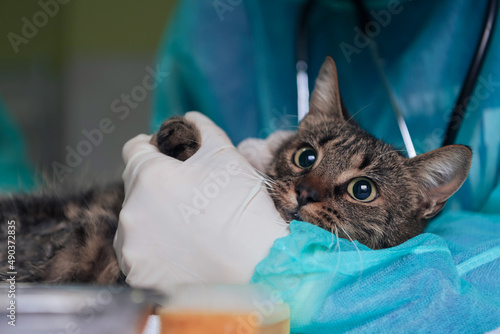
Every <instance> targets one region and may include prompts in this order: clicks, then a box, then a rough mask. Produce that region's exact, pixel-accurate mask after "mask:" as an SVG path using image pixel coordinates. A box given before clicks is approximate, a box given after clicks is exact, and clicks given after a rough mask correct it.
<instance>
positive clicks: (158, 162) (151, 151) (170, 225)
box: [114, 112, 290, 291]
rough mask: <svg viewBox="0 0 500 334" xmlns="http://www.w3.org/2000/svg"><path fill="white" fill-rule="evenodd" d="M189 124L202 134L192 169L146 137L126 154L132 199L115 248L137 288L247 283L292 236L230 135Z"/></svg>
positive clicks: (193, 115) (201, 121)
mask: <svg viewBox="0 0 500 334" xmlns="http://www.w3.org/2000/svg"><path fill="white" fill-rule="evenodd" d="M185 117H186V118H187V119H188V120H190V121H191V122H193V123H194V124H195V125H196V126H197V127H198V128H199V130H200V133H201V147H200V149H199V150H198V152H196V153H195V154H194V155H193V156H192V157H191V158H189V159H187V160H186V161H184V162H181V161H179V160H176V159H173V158H171V157H168V156H166V155H164V154H162V153H160V152H159V151H158V148H157V147H155V146H153V145H151V144H150V143H149V140H150V136H146V135H139V136H137V137H135V138H133V139H131V140H130V141H129V142H127V143H126V144H125V146H124V148H123V158H124V160H125V163H126V168H125V171H124V173H123V179H124V182H125V194H126V196H125V201H124V204H123V209H122V211H121V213H120V223H119V226H118V230H117V232H116V236H115V240H114V248H115V252H116V255H117V257H118V262H119V264H120V268H121V270H122V271H123V272H124V274H125V275H127V282H128V283H129V284H130V285H132V286H135V287H147V288H155V289H158V290H162V291H168V289H169V288H171V287H172V286H173V285H174V284H177V283H187V282H210V283H246V282H249V281H250V278H251V277H252V274H253V272H254V269H255V266H256V265H257V263H259V262H260V261H261V260H263V259H264V258H265V257H266V256H267V254H268V252H269V250H270V249H271V247H272V245H273V243H274V241H275V240H276V239H278V238H280V237H283V236H286V235H288V234H289V233H290V232H289V230H288V225H287V224H286V223H285V222H284V221H283V220H282V218H281V216H280V215H279V213H278V212H277V210H276V209H275V207H274V204H273V201H272V199H271V198H270V196H269V194H268V192H267V190H266V188H265V184H264V182H263V179H262V177H260V176H259V175H258V173H256V172H255V170H254V169H253V168H252V167H251V165H250V164H249V163H248V162H247V161H246V160H245V158H243V156H242V155H241V154H240V153H239V152H238V151H237V150H236V148H235V147H234V146H233V145H232V143H231V141H230V140H229V138H228V137H227V136H226V134H225V133H224V131H222V130H221V129H220V128H219V127H217V126H216V125H215V124H214V123H213V122H212V121H211V120H209V119H208V118H207V117H205V116H204V115H202V114H200V113H197V112H190V113H187V114H186V116H185Z"/></svg>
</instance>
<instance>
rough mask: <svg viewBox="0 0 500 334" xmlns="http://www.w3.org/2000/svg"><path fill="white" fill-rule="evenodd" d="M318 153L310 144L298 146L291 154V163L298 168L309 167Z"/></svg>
mask: <svg viewBox="0 0 500 334" xmlns="http://www.w3.org/2000/svg"><path fill="white" fill-rule="evenodd" d="M317 157H318V154H317V153H316V151H315V150H314V149H313V148H312V147H310V146H304V147H301V148H299V149H298V150H297V151H296V152H295V154H294V155H293V163H294V164H295V165H296V166H297V167H300V168H309V167H311V166H312V165H314V162H315V161H316V158H317Z"/></svg>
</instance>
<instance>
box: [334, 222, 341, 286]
mask: <svg viewBox="0 0 500 334" xmlns="http://www.w3.org/2000/svg"><path fill="white" fill-rule="evenodd" d="M335 237H336V238H337V247H336V249H338V251H339V255H338V257H337V265H336V266H335V270H334V271H333V275H334V277H335V275H336V274H337V271H338V269H339V266H340V242H339V230H338V229H337V224H335ZM332 243H333V229H332ZM334 252H335V251H334Z"/></svg>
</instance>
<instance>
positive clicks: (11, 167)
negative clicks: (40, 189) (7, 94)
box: [0, 100, 35, 193]
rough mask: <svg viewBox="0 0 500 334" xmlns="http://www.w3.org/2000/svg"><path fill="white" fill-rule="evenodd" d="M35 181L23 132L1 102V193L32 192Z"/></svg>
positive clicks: (0, 101)
mask: <svg viewBox="0 0 500 334" xmlns="http://www.w3.org/2000/svg"><path fill="white" fill-rule="evenodd" d="M34 179H35V177H34V169H33V166H32V165H31V163H30V161H29V159H28V157H27V151H26V145H25V142H24V139H23V136H22V133H21V130H20V129H19V127H18V126H17V124H15V122H14V120H13V119H12V116H11V115H10V114H9V113H8V111H7V108H6V106H5V104H4V103H3V102H2V100H0V193H7V192H13V191H27V190H30V189H32V188H33V187H34V184H35V183H34Z"/></svg>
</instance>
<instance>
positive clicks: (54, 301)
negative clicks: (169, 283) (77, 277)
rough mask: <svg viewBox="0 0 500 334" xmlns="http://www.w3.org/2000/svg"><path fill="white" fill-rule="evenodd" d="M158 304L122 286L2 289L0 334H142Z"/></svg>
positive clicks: (154, 295)
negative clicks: (149, 316) (154, 307)
mask: <svg viewBox="0 0 500 334" xmlns="http://www.w3.org/2000/svg"><path fill="white" fill-rule="evenodd" d="M12 291H13V292H12ZM161 300H162V297H161V296H160V295H159V294H157V293H155V292H153V291H151V290H139V289H132V288H129V287H125V286H92V287H91V286H49V285H29V284H28V285H27V284H19V283H18V284H16V285H11V284H9V285H7V284H2V285H1V286H0V308H1V309H2V321H1V322H0V333H3V334H7V333H16V334H32V333H93V334H100V333H102V334H104V333H122V334H127V333H130V334H135V333H140V332H141V331H142V328H143V327H144V325H145V322H146V317H147V315H148V314H150V313H151V311H152V309H153V306H154V305H155V304H156V303H157V302H160V301H161ZM14 325H15V326H14Z"/></svg>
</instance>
